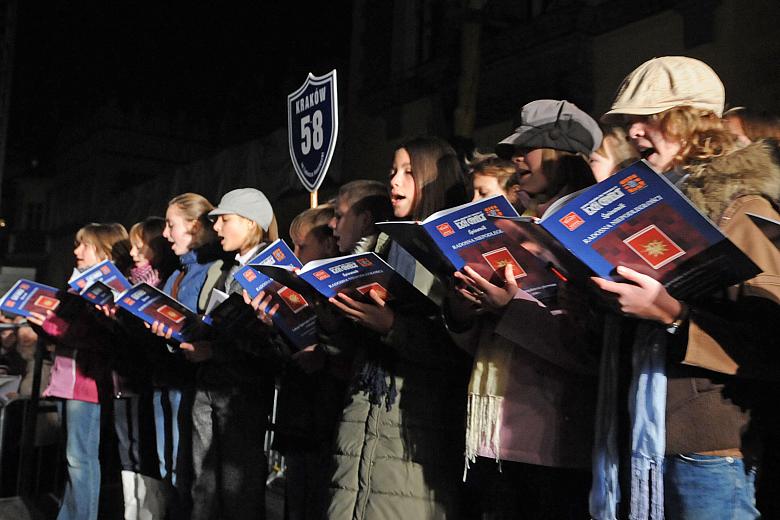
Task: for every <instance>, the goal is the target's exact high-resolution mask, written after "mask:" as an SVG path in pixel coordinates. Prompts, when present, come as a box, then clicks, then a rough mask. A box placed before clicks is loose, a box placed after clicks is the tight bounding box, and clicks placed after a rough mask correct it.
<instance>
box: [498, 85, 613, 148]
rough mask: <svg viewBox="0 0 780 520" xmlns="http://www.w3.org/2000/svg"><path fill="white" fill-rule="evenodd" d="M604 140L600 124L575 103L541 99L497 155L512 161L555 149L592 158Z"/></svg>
mask: <svg viewBox="0 0 780 520" xmlns="http://www.w3.org/2000/svg"><path fill="white" fill-rule="evenodd" d="M602 138H603V134H602V133H601V129H600V128H599V125H598V123H596V121H595V120H594V119H593V118H592V117H590V116H589V115H588V114H586V113H585V112H583V111H582V110H580V109H579V108H577V106H576V105H575V104H574V103H569V102H568V101H565V100H563V101H559V100H557V99H537V100H536V101H531V102H530V103H528V104H527V105H525V106H523V108H522V109H521V110H520V121H519V122H518V126H517V128H515V133H513V134H512V135H510V136H509V137H507V138H506V139H504V140H503V141H501V142H500V143H498V144H497V145H496V154H497V155H498V156H499V157H501V158H503V159H511V158H512V156H513V155H515V152H516V151H518V150H522V149H526V150H529V149H534V148H552V149H554V150H563V151H565V152H572V153H581V154H583V155H585V156H590V154H591V153H593V152H594V151H595V150H596V149H597V148H598V147H599V146H601V140H602Z"/></svg>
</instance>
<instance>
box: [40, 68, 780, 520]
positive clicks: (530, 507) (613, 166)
mask: <svg viewBox="0 0 780 520" xmlns="http://www.w3.org/2000/svg"><path fill="white" fill-rule="evenodd" d="M724 105H725V91H724V87H723V84H722V83H721V81H720V79H719V78H718V76H717V75H716V74H715V72H714V71H713V70H712V69H711V68H710V67H709V66H707V65H706V64H705V63H702V62H701V61H698V60H695V59H692V58H686V57H676V56H669V57H662V58H656V59H652V60H650V61H647V62H645V63H643V64H642V65H640V66H639V67H638V68H637V69H635V70H634V71H633V72H631V73H630V74H629V75H628V76H627V77H626V78H625V79H624V81H623V83H622V84H621V85H620V86H619V88H618V90H617V94H616V96H615V98H614V101H613V103H612V106H611V109H610V110H609V111H608V112H607V113H606V114H604V115H603V116H602V117H601V119H600V121H601V123H602V124H601V125H600V124H599V123H597V122H596V120H594V119H593V118H591V116H589V115H588V114H586V113H585V112H583V111H582V110H580V109H579V108H578V107H576V106H575V105H573V104H572V103H570V102H567V101H562V100H550V99H542V100H537V101H533V102H531V103H528V104H526V105H525V106H523V107H522V109H521V111H520V118H519V121H518V124H517V128H516V129H515V131H514V133H513V134H512V135H510V136H508V137H507V138H506V139H504V140H502V141H501V142H500V143H497V145H496V147H495V150H494V152H495V153H489V154H480V153H475V155H474V157H473V158H472V159H470V160H468V161H466V160H465V159H464V158H461V157H458V156H457V154H456V153H455V152H454V150H453V149H452V147H451V146H450V145H449V144H447V142H446V141H444V140H442V139H439V138H435V137H417V138H412V139H409V140H407V141H405V142H403V143H402V144H400V145H398V147H397V148H396V149H395V152H394V154H393V156H392V157H388V162H390V163H391V167H390V174H389V177H388V181H387V183H382V182H378V181H370V180H357V181H352V182H349V183H347V184H345V185H343V186H342V187H341V189H340V190H339V192H338V195H337V196H336V198H335V199H334V200H332V201H330V202H329V203H327V204H324V205H321V206H319V207H316V208H312V209H307V210H305V211H303V212H302V213H300V214H299V215H298V216H297V217H295V219H294V220H293V222H292V225H291V226H290V229H289V236H290V238H291V240H292V243H293V244H294V251H295V254H296V256H298V258H299V259H300V260H301V262H303V263H306V262H308V261H312V260H318V259H325V258H330V257H337V256H343V255H347V254H352V253H357V252H375V253H376V254H378V255H379V256H380V257H381V258H383V259H384V260H386V261H387V262H388V263H389V264H390V265H391V266H392V267H393V268H394V269H395V270H396V271H397V272H398V273H400V274H401V275H402V276H403V277H404V278H406V279H407V280H408V281H409V282H411V283H412V284H413V285H414V286H415V287H416V288H417V289H418V290H419V291H420V292H422V293H423V294H425V295H426V296H427V297H428V298H430V299H431V300H432V301H433V302H434V303H436V306H435V308H436V311H435V312H434V311H430V312H421V311H420V310H419V309H418V310H416V311H413V310H409V308H408V307H404V306H403V305H394V304H393V302H389V303H386V302H385V301H384V300H383V299H382V298H381V297H380V295H379V294H377V292H376V291H371V292H370V293H369V296H370V299H371V303H366V302H364V301H358V300H355V299H352V298H350V297H348V296H346V295H345V294H339V295H338V296H337V297H335V298H331V299H330V300H322V301H314V302H312V305H313V306H314V307H315V311H316V314H317V318H318V322H317V323H318V325H317V327H318V331H317V337H318V341H317V343H316V344H313V345H310V346H308V347H306V348H303V349H295V348H292V347H291V346H290V345H289V344H288V343H287V340H286V339H285V338H284V336H283V335H282V334H280V332H279V331H278V330H276V328H275V325H274V322H273V319H272V317H273V315H274V313H275V311H276V308H273V307H271V306H270V304H269V302H270V295H266V294H265V293H260V294H259V295H257V296H256V297H255V298H253V299H250V298H249V296H248V295H247V294H246V293H245V292H242V289H241V287H240V286H239V285H238V283H237V282H236V281H235V280H234V278H233V277H234V273H235V272H236V271H237V270H238V269H239V268H240V267H242V266H244V265H246V264H247V262H248V261H249V260H251V259H252V258H253V257H254V256H256V255H257V253H258V252H259V251H261V250H262V249H263V248H264V247H265V246H266V245H268V244H269V243H271V242H272V241H274V240H276V239H277V238H278V234H279V233H278V229H277V223H276V218H275V216H274V212H273V209H272V207H271V204H270V203H269V201H268V199H267V198H266V197H265V196H264V195H263V193H262V192H261V191H259V190H257V189H253V188H240V189H236V190H233V191H230V192H228V193H226V194H225V195H224V196H223V197H222V199H221V200H220V201H219V204H218V205H216V206H214V205H212V204H211V203H210V202H209V201H208V200H206V199H205V198H204V197H202V196H200V195H197V194H194V193H184V194H181V195H177V196H175V197H173V198H172V199H171V200H170V202H169V204H168V207H167V208H165V218H160V217H149V218H147V219H145V220H143V221H141V222H138V223H137V224H135V225H133V226H132V227H131V228H130V231H129V233H128V232H127V231H126V230H125V228H124V227H123V226H121V225H119V224H113V223H101V224H98V223H92V224H87V225H86V226H84V227H83V228H81V229H80V230H79V231H78V233H77V234H76V239H75V244H76V247H75V250H74V255H75V257H76V267H75V270H74V276H76V275H78V273H80V272H83V271H84V270H85V269H87V268H89V267H91V266H94V265H96V264H97V263H99V262H101V261H103V260H106V259H109V260H112V261H113V262H114V263H115V264H116V265H117V266H118V267H119V268H120V269H121V270H123V271H124V272H125V273H127V275H128V279H129V280H130V281H131V282H132V283H137V282H141V281H143V282H147V283H149V284H151V285H154V286H156V287H159V288H162V290H163V291H164V292H166V293H167V294H169V295H171V296H173V297H175V298H176V299H178V300H179V301H181V302H182V303H183V304H185V305H186V306H188V307H189V308H191V309H194V310H197V311H198V312H199V313H203V312H204V310H205V308H206V305H207V303H208V301H209V296H210V294H211V292H212V290H213V289H219V290H221V291H224V292H226V293H229V294H230V293H239V294H241V295H242V297H243V298H244V300H245V302H246V304H247V305H249V306H251V307H252V309H253V313H254V316H256V318H257V319H256V320H255V321H256V323H254V324H253V326H252V327H250V328H247V329H245V330H242V332H241V333H240V334H239V333H237V334H236V335H235V336H230V337H212V338H210V339H208V340H203V341H193V342H190V343H188V342H185V343H181V344H180V345H178V346H176V347H175V348H174V347H173V346H172V345H169V343H172V342H171V341H169V340H170V335H171V331H170V330H169V329H168V330H166V328H165V327H164V326H161V325H159V324H158V323H155V324H153V325H151V326H148V327H145V326H143V324H142V323H141V322H140V321H133V320H127V319H122V318H121V316H120V315H119V314H117V313H116V311H115V309H113V308H111V306H106V307H103V308H100V309H97V308H91V307H89V306H86V305H85V306H82V307H78V308H73V307H72V306H61V307H60V308H58V309H57V311H56V312H55V313H49V315H47V316H42V315H36V316H34V317H33V318H31V320H30V321H32V322H33V323H34V330H35V331H36V332H37V333H38V334H39V335H42V336H43V337H45V339H46V340H47V341H48V342H50V343H53V344H54V345H55V351H54V361H53V367H52V370H51V378H50V381H49V383H48V387H47V388H46V390H45V392H44V395H46V396H49V397H52V398H59V399H61V400H62V401H63V402H64V405H63V414H64V424H65V428H66V431H67V437H66V438H67V441H66V459H67V477H68V479H67V484H66V487H65V491H64V495H63V497H62V503H61V509H60V512H59V516H58V518H60V519H62V520H66V519H74V520H87V519H94V518H97V517H98V499H99V492H100V482H101V465H100V458H99V456H100V454H99V449H98V447H99V444H100V438H99V436H100V432H101V428H100V426H101V424H100V423H101V407H103V408H104V409H105V408H106V407H110V408H111V409H112V410H113V414H112V417H113V421H114V428H115V431H116V438H117V440H118V443H117V444H118V446H119V450H120V460H121V466H122V488H123V492H124V503H125V518H127V519H135V518H144V519H147V518H148V519H163V518H170V519H184V518H193V519H217V518H224V519H242V518H246V519H258V518H264V517H265V493H264V490H265V486H266V478H267V476H268V469H267V468H268V461H267V451H266V446H265V444H264V440H265V438H266V431H267V430H268V429H269V417H271V416H272V409H273V408H274V395H275V387H276V386H278V388H279V393H278V399H277V402H276V421H275V424H274V425H273V430H274V449H275V450H277V451H279V452H281V453H282V454H283V455H284V457H285V461H286V489H285V514H286V518H288V519H290V520H298V519H316V520H319V519H321V518H328V519H334V520H336V519H337V520H347V519H369V520H374V519H388V520H394V519H409V520H411V519H444V518H450V519H457V518H469V519H470V518H475V519H485V520H487V519H523V518H527V519H545V518H550V519H569V518H595V519H598V520H611V519H615V518H629V517H630V518H632V519H655V520H661V519H662V518H668V519H706V520H715V519H747V518H758V517H759V510H758V509H757V508H759V507H766V508H768V509H767V511H769V510H770V509H771V508H772V507H776V505H774V503H775V501H776V500H777V499H776V497H774V496H772V493H771V492H768V493H766V494H765V495H761V493H759V501H758V503H757V500H756V495H757V493H756V489H759V490H760V489H762V486H771V484H772V482H774V484H777V482H779V481H780V480H778V479H777V477H776V476H774V474H773V471H777V469H778V468H777V461H778V456H777V441H778V431H780V430H778V428H777V425H776V423H775V421H776V417H777V415H778V414H777V413H776V409H775V408H774V406H775V405H776V401H775V399H774V397H775V395H776V390H777V381H778V379H780V362H779V361H780V360H779V359H778V356H779V355H780V341H778V334H777V332H778V325H777V324H778V321H780V252H779V251H778V249H777V248H776V246H775V245H774V244H773V243H772V242H770V240H769V239H768V238H767V237H766V236H765V235H764V234H762V233H761V231H760V230H759V229H758V228H757V227H755V226H754V225H753V223H752V222H750V221H749V220H748V217H747V216H746V213H754V214H758V215H763V216H766V217H769V218H773V219H776V220H778V219H780V214H779V213H778V202H779V201H780V157H778V148H777V141H776V139H777V137H778V135H780V124H779V123H778V119H777V118H772V117H769V116H767V115H766V114H765V113H758V112H755V111H751V110H748V109H745V108H737V109H732V110H729V111H728V112H726V113H724ZM639 158H644V159H645V160H646V161H647V162H648V163H649V165H650V166H652V167H653V168H654V169H655V170H656V171H657V172H659V173H661V174H663V175H665V176H666V177H667V179H669V180H670V181H671V182H672V183H674V184H675V185H676V186H677V187H678V188H679V189H680V191H681V192H682V193H683V194H684V195H685V196H687V197H688V198H689V199H690V200H691V201H692V203H693V204H694V205H695V206H696V207H697V208H698V209H699V210H700V211H701V212H702V213H703V214H705V215H706V216H707V217H708V218H709V219H710V220H711V221H712V222H713V223H715V224H716V225H717V226H718V227H719V228H720V229H721V230H722V231H723V233H724V234H725V235H726V236H727V237H728V238H729V239H730V240H731V241H732V242H733V243H734V244H736V245H737V246H738V247H739V248H740V249H741V250H742V251H743V252H744V253H745V254H747V256H748V257H749V258H750V259H752V260H753V262H755V263H756V264H757V265H758V267H759V268H760V269H761V271H762V272H761V274H759V275H758V276H756V277H754V278H752V279H750V280H747V281H745V282H743V283H741V284H739V285H737V286H731V287H724V288H723V289H722V290H720V291H717V292H716V293H713V294H707V295H705V296H701V297H696V298H694V299H691V300H690V301H684V302H683V301H680V300H678V299H676V298H674V297H673V296H671V295H670V294H669V292H668V291H667V290H666V288H665V287H664V286H663V285H662V284H660V283H659V282H657V281H655V280H654V279H653V278H650V277H649V276H646V275H644V274H641V273H638V272H636V271H634V270H632V269H629V268H627V267H622V266H621V267H618V269H617V272H618V274H619V275H620V276H621V278H622V280H624V281H620V282H618V281H612V280H606V279H601V278H593V279H591V280H590V281H589V283H590V285H591V287H590V288H589V290H583V289H581V288H580V287H577V286H574V285H572V284H568V283H566V282H565V281H561V282H560V287H559V288H558V302H557V305H556V306H555V310H550V309H551V308H552V307H550V308H542V307H540V306H539V305H538V304H537V303H536V302H534V301H529V300H528V299H527V298H525V297H523V296H522V295H523V294H525V293H524V292H523V291H519V290H518V285H517V281H516V278H515V276H514V273H513V272H512V266H511V265H509V266H507V267H506V270H505V272H504V273H502V276H503V277H504V279H505V283H502V284H500V285H499V284H495V283H491V281H489V280H487V279H486V278H484V277H482V276H480V274H478V273H477V272H476V271H475V270H473V269H471V268H469V267H466V268H464V269H463V270H462V271H459V272H455V273H452V276H449V277H442V276H435V275H433V274H432V273H431V272H429V271H428V270H426V269H425V268H424V267H423V265H422V264H421V263H420V262H419V261H418V259H415V258H414V257H413V256H412V255H410V254H409V252H407V251H406V250H404V249H403V248H402V247H400V246H399V245H398V244H397V243H396V242H394V241H393V240H391V239H390V238H389V237H388V236H387V235H385V234H383V233H380V232H379V231H378V229H377V227H376V226H375V225H374V224H375V223H376V222H379V221H386V220H392V219H399V220H417V221H421V220H423V219H425V218H426V217H428V216H429V215H431V214H432V213H434V212H437V211H440V210H442V209H445V208H450V207H454V206H457V205H460V204H463V203H465V202H468V201H469V200H471V199H472V194H473V200H479V199H480V198H484V197H488V196H492V195H496V194H503V195H505V196H506V198H507V199H508V201H509V202H510V203H511V204H512V205H514V206H515V207H516V209H517V210H518V212H519V213H521V214H524V215H528V216H536V217H541V216H543V215H544V214H545V212H546V211H547V210H548V208H550V206H551V204H553V203H554V202H555V201H556V200H559V199H560V198H561V197H564V196H566V195H569V194H572V193H575V192H577V191H579V190H581V189H583V188H586V187H588V186H589V185H591V184H594V183H596V182H598V181H601V180H603V179H606V178H608V177H609V176H610V175H611V174H613V173H615V172H616V171H618V170H619V169H621V168H623V167H624V166H626V165H628V164H630V163H632V162H634V161H636V160H638V159H639ZM160 209H161V211H162V209H163V208H160ZM594 294H595V295H597V296H602V297H605V298H607V299H610V298H611V300H612V301H613V302H615V306H614V308H613V309H611V310H610V308H608V307H607V306H605V305H603V304H602V302H603V300H604V298H601V297H595V296H594ZM615 309H619V311H617V310H615ZM252 319H253V320H254V318H252ZM775 511H777V510H776V509H775ZM765 514H767V515H768V514H769V513H768V512H767V513H765Z"/></svg>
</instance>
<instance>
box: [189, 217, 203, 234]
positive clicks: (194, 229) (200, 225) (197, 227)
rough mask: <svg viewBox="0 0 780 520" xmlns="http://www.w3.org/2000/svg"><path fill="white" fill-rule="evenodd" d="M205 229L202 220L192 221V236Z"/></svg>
mask: <svg viewBox="0 0 780 520" xmlns="http://www.w3.org/2000/svg"><path fill="white" fill-rule="evenodd" d="M202 228H203V223H202V222H201V221H200V219H195V220H193V221H192V224H190V235H194V234H195V233H198V232H199V231H200V230H201V229H202Z"/></svg>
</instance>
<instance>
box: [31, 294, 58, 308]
mask: <svg viewBox="0 0 780 520" xmlns="http://www.w3.org/2000/svg"><path fill="white" fill-rule="evenodd" d="M59 304H60V301H59V300H58V299H57V298H52V297H51V296H45V295H41V296H38V297H37V298H35V300H34V301H33V305H35V306H36V307H40V308H42V309H46V310H47V311H53V310H54V309H56V308H57V306H58V305H59Z"/></svg>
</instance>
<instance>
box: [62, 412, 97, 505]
mask: <svg viewBox="0 0 780 520" xmlns="http://www.w3.org/2000/svg"><path fill="white" fill-rule="evenodd" d="M65 427H66V430H67V441H66V444H65V458H66V460H67V462H68V482H67V483H66V484H65V492H64V494H63V496H62V505H61V506H60V512H59V514H58V515H57V520H94V519H97V517H98V502H99V498H100V405H99V404H95V403H85V402H84V401H74V400H71V399H69V400H67V401H65Z"/></svg>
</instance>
